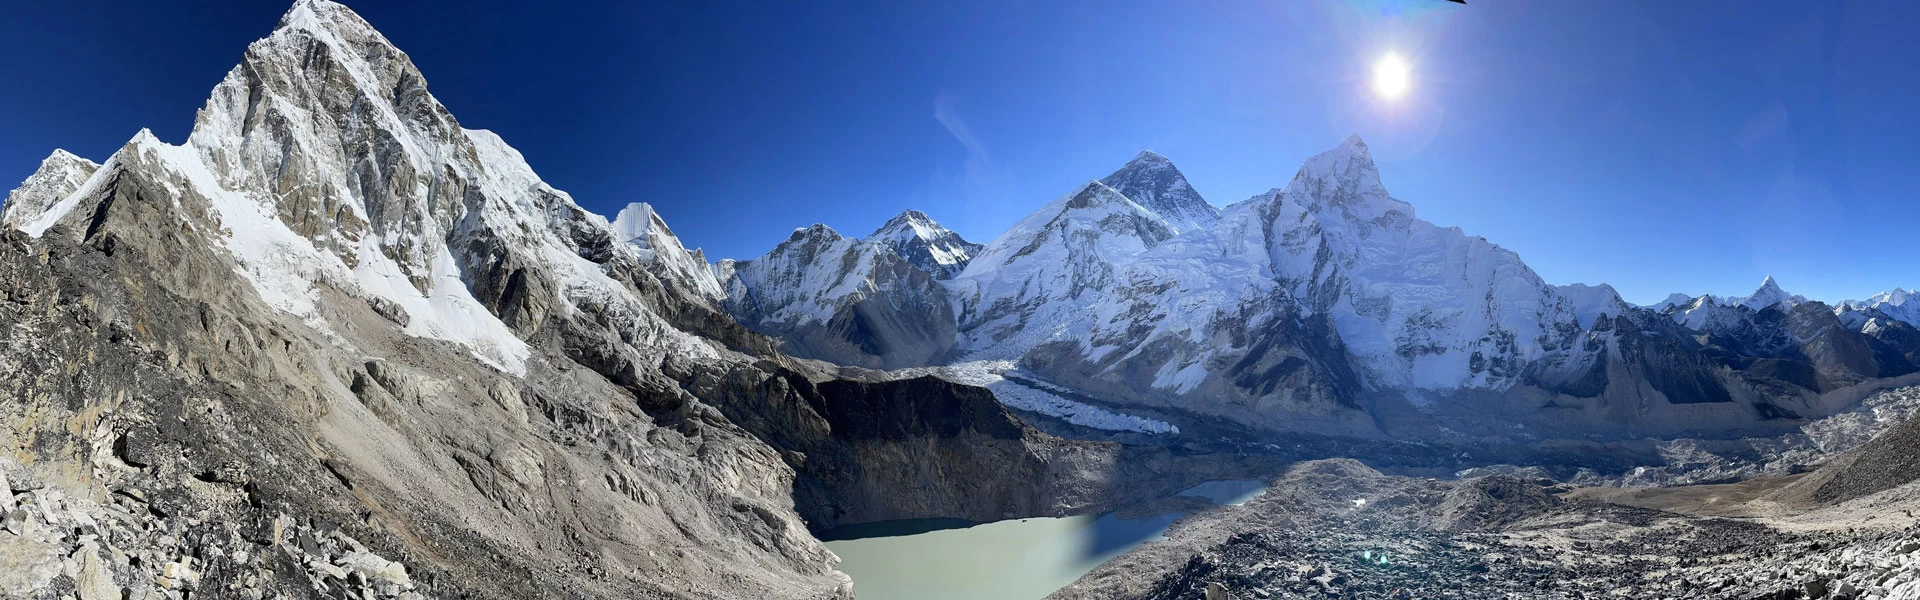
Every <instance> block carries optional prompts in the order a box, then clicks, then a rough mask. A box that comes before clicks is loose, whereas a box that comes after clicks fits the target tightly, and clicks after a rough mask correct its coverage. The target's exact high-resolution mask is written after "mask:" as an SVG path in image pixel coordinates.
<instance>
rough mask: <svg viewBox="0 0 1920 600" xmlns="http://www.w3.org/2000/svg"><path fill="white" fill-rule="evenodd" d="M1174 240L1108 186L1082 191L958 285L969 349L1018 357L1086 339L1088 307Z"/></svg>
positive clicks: (1028, 223) (1034, 218) (1027, 224)
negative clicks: (1149, 253)
mask: <svg viewBox="0 0 1920 600" xmlns="http://www.w3.org/2000/svg"><path fill="white" fill-rule="evenodd" d="M1175 233H1176V232H1175V230H1174V229H1173V227H1171V226H1169V225H1168V224H1167V222H1166V220H1165V219H1162V218H1161V217H1160V216H1159V215H1156V214H1154V213H1153V211H1151V210H1148V209H1147V208H1145V207H1143V206H1140V205H1139V204H1136V203H1134V202H1133V201H1132V200H1129V199H1127V197H1126V196H1124V195H1121V194H1120V192H1118V191H1116V190H1114V189H1113V188H1111V187H1108V186H1107V185H1106V184H1104V183H1100V182H1098V181H1090V182H1087V183H1086V184H1083V185H1081V186H1080V187H1079V188H1077V189H1075V190H1074V191H1073V192H1071V193H1068V194H1067V195H1065V196H1061V197H1060V198H1059V199H1057V200H1054V201H1053V202H1050V203H1048V204H1047V205H1046V206H1043V207H1041V208H1040V209H1039V210H1037V211H1034V212H1033V214H1030V215H1028V216H1027V217H1026V218H1024V219H1021V220H1020V222H1019V223H1016V224H1014V226H1013V228H1012V229H1009V230H1007V232H1006V233H1004V234H1001V235H1000V237H999V238H997V239H995V240H994V241H993V242H992V243H990V244H987V247H986V249H985V250H982V251H981V252H980V254H979V256H976V257H974V259H973V261H972V262H970V263H968V264H967V268H966V270H965V271H962V272H961V273H960V275H959V276H958V277H956V278H955V279H954V280H953V282H952V283H953V285H952V286H951V287H952V289H953V290H954V293H955V294H956V296H957V301H958V303H959V306H960V315H959V316H960V323H961V335H962V336H963V342H962V343H963V344H964V345H965V347H967V348H968V349H970V350H971V351H973V352H976V353H979V354H981V356H982V357H988V356H997V357H1000V358H1011V357H1014V356H1018V355H1019V354H1021V353H1024V352H1026V351H1027V350H1028V349H1030V348H1032V347H1033V346H1034V345H1036V344H1039V343H1041V342H1044V341H1048V340H1051V339H1059V338H1062V337H1069V336H1073V335H1075V334H1076V333H1080V332H1083V331H1084V329H1085V327H1086V326H1087V325H1088V323H1087V321H1086V318H1085V314H1084V312H1083V309H1084V307H1086V306H1087V305H1089V304H1091V303H1093V302H1094V301H1096V300H1097V299H1098V298H1099V297H1100V296H1101V294H1103V293H1104V291H1105V289H1106V288H1107V287H1109V286H1111V285H1115V284H1117V283H1119V282H1120V277H1121V274H1122V273H1121V271H1122V269H1124V268H1125V266H1126V265H1127V264H1128V263H1130V262H1131V261H1132V260H1133V259H1134V257H1136V256H1138V255H1139V254H1140V253H1142V252H1145V251H1146V250H1147V249H1149V248H1152V247H1154V246H1156V245H1159V244H1160V243H1161V242H1164V241H1166V240H1168V239H1169V238H1172V237H1173V236H1174V234H1175Z"/></svg>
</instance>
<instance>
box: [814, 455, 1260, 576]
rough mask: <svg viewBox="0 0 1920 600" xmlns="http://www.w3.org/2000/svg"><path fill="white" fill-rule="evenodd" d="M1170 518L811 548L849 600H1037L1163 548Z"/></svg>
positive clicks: (857, 533)
mask: <svg viewBox="0 0 1920 600" xmlns="http://www.w3.org/2000/svg"><path fill="white" fill-rule="evenodd" d="M1264 489H1265V487H1264V485H1262V484H1261V483H1260V482H1255V481H1209V482H1206V483H1203V484H1200V485H1198V486H1195V487H1193V488H1191V489H1188V490H1186V491H1184V492H1181V493H1180V494H1179V495H1182V496H1200V497H1204V498H1207V499H1208V500H1209V501H1210V502H1212V503H1214V504H1229V505H1233V504H1240V503H1244V502H1246V501H1247V500H1249V499H1251V498H1253V497H1254V496H1256V495H1259V493H1260V492H1261V491H1263V490H1264ZM1180 516H1181V514H1180V513H1166V514H1160V515H1153V516H1148V517H1141V518H1137V519H1122V518H1119V517H1117V516H1115V515H1111V514H1109V515H1104V516H1099V517H1089V516H1081V517H1035V518H1030V519H1010V520H1006V521H996V522H993V523H973V522H969V521H962V520H958V519H910V520H904V521H886V522H881V523H863V524H858V525H849V526H846V527H840V528H837V529H834V530H832V531H828V532H825V533H824V534H822V535H821V538H822V539H824V540H827V548H829V549H831V550H833V553H834V554H838V555H840V570H841V571H843V572H845V573H846V574H847V575H848V576H850V577H852V578H853V593H854V597H855V598H858V600H974V599H978V598H995V599H1004V600H1038V599H1039V598H1042V597H1045V596H1046V595H1047V594H1051V593H1053V592H1054V591H1055V590H1059V589H1060V588H1063V587H1066V586H1067V585H1069V584H1072V583H1073V582H1074V580H1076V579H1079V578H1080V576H1081V575H1084V574H1086V573H1087V571H1091V570H1093V568H1094V567H1097V566H1100V563H1104V562H1106V561H1107V560H1109V559H1112V558H1113V557H1116V556H1119V555H1121V554H1123V553H1125V552H1126V551H1128V550H1132V549H1133V548H1134V547H1136V546H1139V545H1140V544H1144V543H1146V542H1150V541H1154V540H1159V539H1164V538H1163V537H1162V535H1161V534H1163V533H1165V532H1166V530H1167V527H1168V526H1171V525H1173V522H1174V521H1177V520H1179V519H1180Z"/></svg>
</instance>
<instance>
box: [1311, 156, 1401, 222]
mask: <svg viewBox="0 0 1920 600" xmlns="http://www.w3.org/2000/svg"><path fill="white" fill-rule="evenodd" d="M1287 186H1288V189H1289V191H1291V192H1296V193H1294V194H1289V195H1291V196H1295V197H1307V198H1312V199H1314V200H1316V202H1315V203H1314V205H1312V206H1309V207H1308V209H1309V210H1312V211H1314V212H1315V213H1326V212H1327V211H1328V210H1329V209H1338V210H1340V211H1342V212H1344V213H1345V214H1344V216H1345V220H1348V221H1351V222H1355V223H1359V222H1368V221H1373V220H1375V219H1379V218H1381V217H1383V216H1386V215H1387V213H1389V212H1400V213H1402V214H1403V215H1405V217H1408V218H1411V217H1413V216H1414V212H1413V206H1411V205H1409V204H1407V203H1405V202H1401V201H1399V200H1395V199H1393V198H1392V197H1390V196H1389V195H1388V194H1387V187H1386V185H1385V184H1382V183H1381V182H1380V168H1379V167H1378V166H1377V165H1375V164H1374V162H1373V155H1372V154H1371V153H1369V152H1368V151H1367V144H1366V142H1364V141H1362V140H1361V139H1360V136H1359V135H1353V136H1349V137H1347V139H1346V141H1344V142H1341V143H1340V145H1339V146H1337V147H1335V148H1333V149H1331V150H1328V151H1326V152H1321V153H1319V154H1316V155H1314V156H1313V157H1312V158H1308V159H1307V162H1306V163H1305V164H1302V165H1300V170H1299V171H1298V172H1296V173H1295V174H1294V176H1293V181H1291V182H1289V183H1288V184H1287ZM1294 188H1305V189H1294Z"/></svg>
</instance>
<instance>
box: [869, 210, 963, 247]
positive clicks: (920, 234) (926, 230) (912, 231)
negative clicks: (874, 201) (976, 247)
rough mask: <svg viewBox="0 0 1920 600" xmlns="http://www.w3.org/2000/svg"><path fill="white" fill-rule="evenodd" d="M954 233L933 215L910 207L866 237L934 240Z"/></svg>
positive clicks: (870, 238) (872, 239)
mask: <svg viewBox="0 0 1920 600" xmlns="http://www.w3.org/2000/svg"><path fill="white" fill-rule="evenodd" d="M952 233H953V232H952V231H949V230H948V229H947V228H946V227H942V226H941V225H940V223H939V222H938V221H934V220H933V217H929V216H927V213H923V212H920V211H918V210H914V209H911V208H909V209H906V210H903V211H900V214H898V215H894V217H893V218H891V219H887V222H886V223H884V224H882V225H880V228H879V229H875V230H873V233H871V234H868V235H867V237H866V239H867V240H868V241H874V240H881V239H888V240H899V239H905V238H921V239H926V240H932V239H934V238H937V237H941V236H943V235H952Z"/></svg>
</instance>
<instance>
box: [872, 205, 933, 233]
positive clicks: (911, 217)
mask: <svg viewBox="0 0 1920 600" xmlns="http://www.w3.org/2000/svg"><path fill="white" fill-rule="evenodd" d="M911 223H926V224H932V223H933V218H932V217H928V216H927V213H923V212H920V211H918V210H914V209H911V208H909V209H906V210H903V211H900V214H897V215H894V216H893V218H891V219H887V223H886V224H885V225H882V226H880V229H882V230H885V229H887V228H889V227H893V226H896V225H906V224H911Z"/></svg>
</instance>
